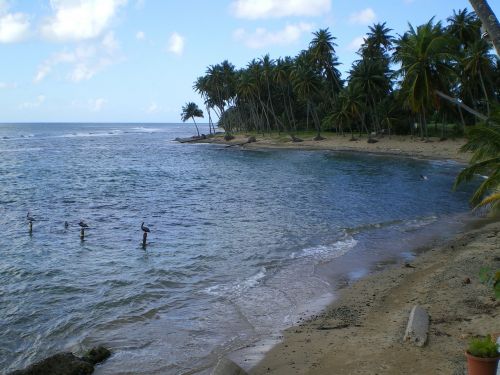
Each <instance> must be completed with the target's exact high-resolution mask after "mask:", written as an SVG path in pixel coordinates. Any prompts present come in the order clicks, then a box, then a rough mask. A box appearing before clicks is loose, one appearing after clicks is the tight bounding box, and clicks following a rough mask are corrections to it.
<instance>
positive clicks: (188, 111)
mask: <svg viewBox="0 0 500 375" xmlns="http://www.w3.org/2000/svg"><path fill="white" fill-rule="evenodd" d="M195 117H202V118H203V111H202V110H201V109H200V108H198V105H197V104H196V103H193V102H189V103H186V105H185V106H183V107H182V113H181V120H182V122H186V121H187V120H189V119H192V120H193V122H194V126H196V132H197V133H198V137H199V136H200V131H199V130H198V125H197V124H196V121H195V120H194V118H195Z"/></svg>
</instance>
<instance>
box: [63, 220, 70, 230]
mask: <svg viewBox="0 0 500 375" xmlns="http://www.w3.org/2000/svg"><path fill="white" fill-rule="evenodd" d="M68 227H69V223H68V222H67V221H65V222H64V228H65V229H68Z"/></svg>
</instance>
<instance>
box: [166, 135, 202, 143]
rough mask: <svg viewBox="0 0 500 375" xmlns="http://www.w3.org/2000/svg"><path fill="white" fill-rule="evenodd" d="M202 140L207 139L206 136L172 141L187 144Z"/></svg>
mask: <svg viewBox="0 0 500 375" xmlns="http://www.w3.org/2000/svg"><path fill="white" fill-rule="evenodd" d="M203 139H207V136H206V135H205V134H203V135H200V136H192V137H189V138H175V139H174V141H176V142H179V143H189V142H196V141H201V140H203Z"/></svg>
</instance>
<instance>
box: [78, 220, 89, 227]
mask: <svg viewBox="0 0 500 375" xmlns="http://www.w3.org/2000/svg"><path fill="white" fill-rule="evenodd" d="M78 225H79V226H81V227H82V228H88V227H89V226H88V224H87V223H85V222H84V221H83V220H80V222H79V223H78Z"/></svg>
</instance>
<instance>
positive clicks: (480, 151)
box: [455, 108, 500, 213]
mask: <svg viewBox="0 0 500 375" xmlns="http://www.w3.org/2000/svg"><path fill="white" fill-rule="evenodd" d="M493 120H496V121H497V123H489V124H488V123H483V124H481V125H479V126H477V127H475V128H473V129H471V130H470V131H469V134H468V136H469V140H468V142H467V143H466V144H465V145H464V146H463V147H462V151H472V152H473V155H472V158H471V161H470V164H471V165H470V166H469V167H467V168H465V169H464V170H463V171H462V172H460V174H459V175H458V176H457V179H456V180H455V188H456V187H457V186H458V185H460V184H461V183H462V182H464V181H470V180H471V179H472V178H473V177H474V175H476V174H480V175H487V176H488V177H487V178H486V179H485V180H484V181H483V182H482V183H481V184H480V185H479V187H478V189H477V190H476V192H475V193H474V195H473V196H472V199H471V203H472V204H474V205H475V206H476V207H481V206H486V205H488V206H489V207H490V210H491V212H492V213H498V212H500V126H499V125H498V124H499V123H500V110H499V109H498V108H497V109H496V113H495V118H493Z"/></svg>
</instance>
